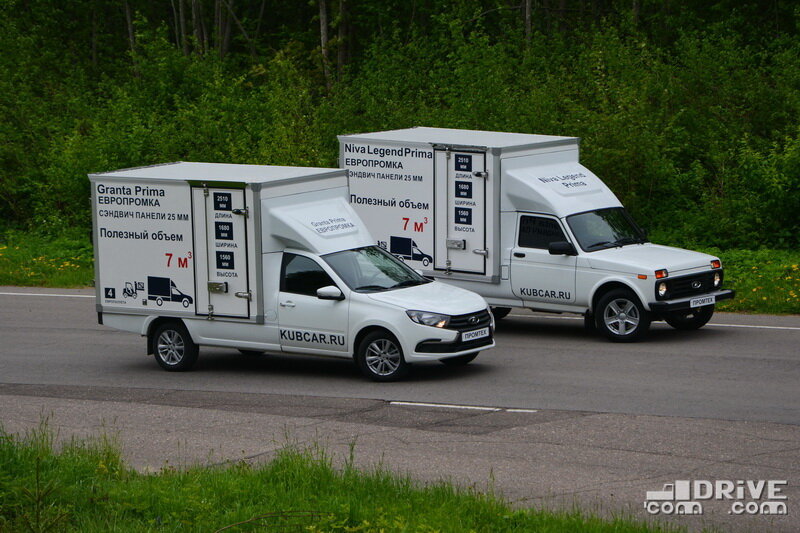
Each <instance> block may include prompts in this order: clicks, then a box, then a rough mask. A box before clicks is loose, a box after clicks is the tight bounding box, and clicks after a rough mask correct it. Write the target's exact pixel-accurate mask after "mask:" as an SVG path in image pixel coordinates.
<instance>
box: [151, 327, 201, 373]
mask: <svg viewBox="0 0 800 533" xmlns="http://www.w3.org/2000/svg"><path fill="white" fill-rule="evenodd" d="M151 342H152V345H151V346H152V350H153V354H155V357H156V362H157V363H158V364H159V365H160V366H161V368H163V369H164V370H169V371H170V372H182V371H185V370H189V369H190V368H192V366H194V364H195V362H196V361H197V356H198V353H199V349H198V347H197V344H195V343H194V341H193V340H192V337H191V336H190V335H189V332H188V331H186V327H184V325H183V324H182V323H180V322H165V323H163V324H161V325H160V326H158V327H157V328H156V330H155V331H154V332H153V335H152V337H151Z"/></svg>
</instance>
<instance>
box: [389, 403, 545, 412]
mask: <svg viewBox="0 0 800 533" xmlns="http://www.w3.org/2000/svg"><path fill="white" fill-rule="evenodd" d="M389 405H404V406H407V407H440V408H442V409H470V410H472V411H492V412H497V411H505V412H507V413H538V412H539V410H538V409H504V408H502V407H483V406H479V405H456V404H452V403H424V402H398V401H391V402H389Z"/></svg>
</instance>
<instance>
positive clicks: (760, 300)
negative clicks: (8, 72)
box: [0, 232, 800, 314]
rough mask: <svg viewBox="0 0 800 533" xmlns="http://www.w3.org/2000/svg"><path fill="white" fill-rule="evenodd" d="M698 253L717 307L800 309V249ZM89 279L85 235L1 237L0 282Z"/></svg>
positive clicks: (77, 283)
mask: <svg viewBox="0 0 800 533" xmlns="http://www.w3.org/2000/svg"><path fill="white" fill-rule="evenodd" d="M700 251H703V252H706V253H710V254H714V255H717V256H719V257H721V258H722V262H723V267H724V268H725V286H726V287H727V288H731V289H736V291H737V294H736V298H735V299H733V300H728V301H725V302H721V303H720V304H719V306H718V310H720V311H736V312H748V313H774V314H796V313H800V251H794V250H791V251H790V250H724V251H723V250H719V249H716V248H707V249H703V250H700ZM93 277H94V271H93V265H92V246H91V243H90V242H89V240H88V238H87V237H85V236H80V235H70V234H67V235H66V236H63V237H59V238H56V239H53V238H47V237H42V236H38V235H36V234H34V233H22V232H6V233H5V234H4V235H0V285H17V286H24V287H87V286H89V285H91V283H92V279H93Z"/></svg>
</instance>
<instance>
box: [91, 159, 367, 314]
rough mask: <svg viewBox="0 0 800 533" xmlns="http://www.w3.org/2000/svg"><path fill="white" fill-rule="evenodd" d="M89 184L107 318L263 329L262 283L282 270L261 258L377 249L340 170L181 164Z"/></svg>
mask: <svg viewBox="0 0 800 533" xmlns="http://www.w3.org/2000/svg"><path fill="white" fill-rule="evenodd" d="M90 180H91V182H92V205H93V206H94V223H95V231H94V235H95V250H96V271H97V275H98V276H97V278H98V279H97V301H98V309H97V310H98V312H102V313H107V314H108V313H110V314H113V313H123V314H145V315H147V314H152V313H153V312H154V311H153V307H158V308H160V309H159V311H160V312H162V313H163V312H168V314H169V315H171V316H187V317H204V318H207V317H209V316H210V317H213V318H215V319H220V320H236V321H246V322H255V323H263V321H264V314H265V312H269V311H270V309H267V310H266V311H265V307H264V306H265V305H271V304H270V302H268V301H266V302H265V298H264V294H263V291H261V290H259V288H260V287H261V283H260V280H261V278H262V276H264V275H267V276H269V275H272V276H276V277H277V275H278V273H277V272H274V271H269V270H266V271H265V270H263V268H262V265H261V261H259V258H260V257H261V255H262V254H267V253H271V252H277V251H282V250H283V249H284V248H286V247H287V246H294V247H297V248H301V249H307V250H312V251H314V252H316V253H328V252H331V251H336V250H341V249H346V248H353V247H357V246H360V245H365V244H371V239H370V238H369V237H368V233H367V232H366V231H365V230H364V229H363V225H362V224H361V223H360V222H359V221H358V217H357V215H355V213H353V211H352V209H351V208H350V207H349V205H348V202H347V200H348V189H347V180H346V177H345V174H344V172H343V171H337V170H335V169H309V168H301V167H265V166H257V165H221V164H205V163H185V162H181V163H171V164H165V165H155V166H151V167H143V168H135V169H127V170H121V171H115V172H107V173H102V174H93V175H91V176H90ZM298 206H299V207H298ZM144 282H146V289H147V290H146V292H141V291H140V292H138V293H136V296H135V297H134V296H133V294H132V293H131V292H129V291H125V290H124V289H125V287H126V283H130V284H132V286H134V287H135V286H137V284H138V285H139V286H141V285H143V284H144ZM124 293H125V294H124ZM273 303H274V302H273ZM271 311H272V312H273V313H274V312H275V311H274V309H272V310H271Z"/></svg>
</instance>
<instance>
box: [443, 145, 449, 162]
mask: <svg viewBox="0 0 800 533" xmlns="http://www.w3.org/2000/svg"><path fill="white" fill-rule="evenodd" d="M444 156H445V158H447V159H450V147H449V146H448V147H447V148H446V149H445V151H444Z"/></svg>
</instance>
